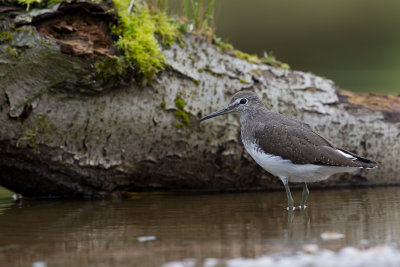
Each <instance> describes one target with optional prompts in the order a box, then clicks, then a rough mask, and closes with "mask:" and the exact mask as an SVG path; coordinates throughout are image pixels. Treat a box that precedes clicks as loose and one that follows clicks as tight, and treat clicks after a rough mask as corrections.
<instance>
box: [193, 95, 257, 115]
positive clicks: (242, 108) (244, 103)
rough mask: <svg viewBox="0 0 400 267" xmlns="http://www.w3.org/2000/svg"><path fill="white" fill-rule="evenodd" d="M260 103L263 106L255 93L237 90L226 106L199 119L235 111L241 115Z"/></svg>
mask: <svg viewBox="0 0 400 267" xmlns="http://www.w3.org/2000/svg"><path fill="white" fill-rule="evenodd" d="M260 105H261V106H262V107H263V106H264V105H263V103H262V102H261V100H260V99H259V98H258V96H257V94H256V93H254V92H251V91H239V92H237V93H236V94H234V95H233V97H232V99H231V102H230V103H229V105H228V106H227V107H226V108H223V109H220V110H218V111H216V112H213V113H211V114H209V115H207V116H205V117H203V118H201V119H200V120H199V121H204V120H207V119H211V118H213V117H216V116H219V115H223V114H228V113H237V114H239V115H242V114H245V113H247V112H249V111H250V110H252V109H254V108H256V107H259V106H260Z"/></svg>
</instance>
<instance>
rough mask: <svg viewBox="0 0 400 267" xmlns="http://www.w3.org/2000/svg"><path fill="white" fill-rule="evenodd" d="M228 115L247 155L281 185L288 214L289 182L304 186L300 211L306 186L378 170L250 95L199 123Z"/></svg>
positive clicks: (244, 94)
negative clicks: (236, 120) (236, 123)
mask: <svg viewBox="0 0 400 267" xmlns="http://www.w3.org/2000/svg"><path fill="white" fill-rule="evenodd" d="M228 113H236V114H238V115H239V118H240V124H241V139H242V143H243V145H244V147H245V149H246V151H247V152H248V153H249V154H250V156H251V157H252V158H253V159H254V160H255V162H256V163H257V164H258V165H260V166H261V167H262V168H263V169H264V170H266V171H267V172H269V173H271V174H273V175H274V176H277V177H279V179H280V180H281V181H282V183H283V185H284V187H285V190H286V195H287V203H288V207H287V209H288V210H294V201H293V197H292V194H291V192H290V187H289V182H291V183H302V184H303V192H302V198H301V202H300V208H302V209H305V208H306V205H305V204H306V201H307V197H308V195H309V190H308V187H307V183H311V182H319V181H323V180H326V179H328V178H329V177H330V176H331V175H333V174H336V173H344V172H353V171H356V170H357V169H360V168H365V169H375V168H377V167H378V164H377V163H376V162H375V161H372V160H369V159H367V158H363V157H361V156H358V155H356V154H354V153H352V152H350V151H347V150H345V149H343V148H339V147H336V146H334V145H333V144H332V143H331V142H330V141H328V140H327V139H325V138H324V137H322V136H321V135H320V134H318V133H317V132H315V131H314V130H313V129H312V128H311V127H310V126H309V125H308V124H306V123H303V122H301V121H298V120H297V119H295V118H293V117H290V116H286V115H283V114H280V113H276V112H273V111H271V110H269V109H267V108H266V107H265V106H264V104H263V102H262V101H261V100H260V98H259V97H258V96H257V94H256V93H255V92H252V91H248V90H242V91H239V92H237V93H235V94H234V95H233V97H232V99H231V101H230V103H229V105H228V106H227V107H225V108H223V109H221V110H218V111H216V112H213V113H211V114H209V115H207V116H204V117H203V118H201V119H200V120H199V122H202V121H204V120H207V119H210V118H213V117H217V116H220V115H223V114H228Z"/></svg>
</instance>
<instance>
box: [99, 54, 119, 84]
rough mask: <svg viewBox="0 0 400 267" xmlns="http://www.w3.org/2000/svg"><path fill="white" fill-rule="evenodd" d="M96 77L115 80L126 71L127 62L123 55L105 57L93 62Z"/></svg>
mask: <svg viewBox="0 0 400 267" xmlns="http://www.w3.org/2000/svg"><path fill="white" fill-rule="evenodd" d="M95 67H96V69H97V73H98V78H100V79H103V80H105V81H110V82H113V81H116V80H117V79H119V78H120V77H121V76H123V75H125V74H126V72H127V63H126V61H125V58H124V57H112V58H105V59H103V60H102V61H98V62H96V64H95Z"/></svg>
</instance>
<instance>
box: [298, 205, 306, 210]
mask: <svg viewBox="0 0 400 267" xmlns="http://www.w3.org/2000/svg"><path fill="white" fill-rule="evenodd" d="M306 208H307V206H306V205H300V206H299V209H306Z"/></svg>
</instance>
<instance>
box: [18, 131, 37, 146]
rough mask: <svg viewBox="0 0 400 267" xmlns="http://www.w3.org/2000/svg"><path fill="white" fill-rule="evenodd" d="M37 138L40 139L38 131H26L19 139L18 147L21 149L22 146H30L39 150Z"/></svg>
mask: <svg viewBox="0 0 400 267" xmlns="http://www.w3.org/2000/svg"><path fill="white" fill-rule="evenodd" d="M37 138H38V132H37V130H32V129H31V130H26V131H25V132H24V134H23V135H22V136H21V137H20V138H18V140H17V144H16V146H17V147H21V145H22V146H30V147H32V148H35V149H36V148H37V144H36V141H37Z"/></svg>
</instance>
